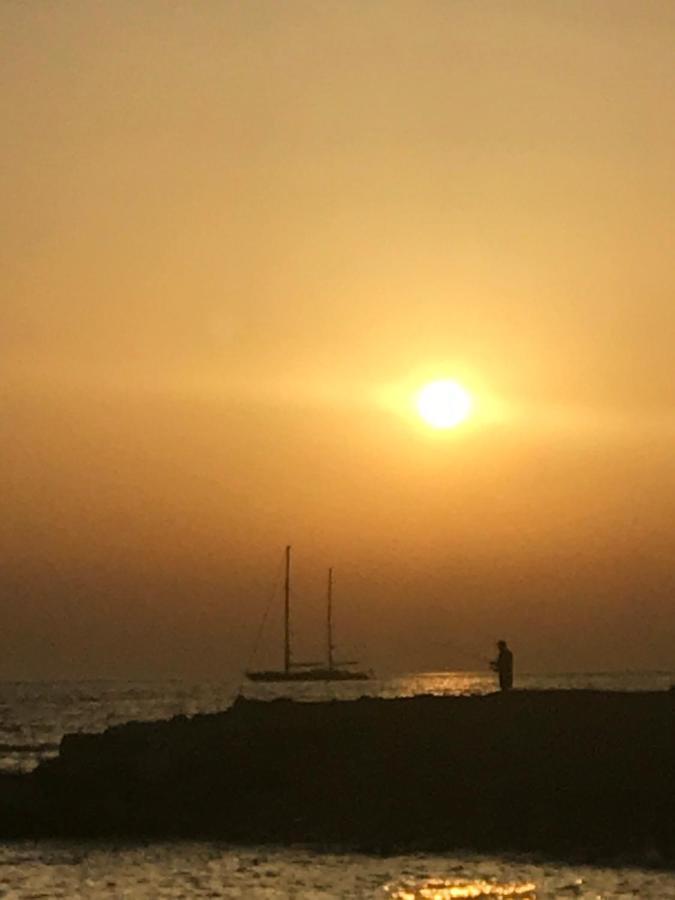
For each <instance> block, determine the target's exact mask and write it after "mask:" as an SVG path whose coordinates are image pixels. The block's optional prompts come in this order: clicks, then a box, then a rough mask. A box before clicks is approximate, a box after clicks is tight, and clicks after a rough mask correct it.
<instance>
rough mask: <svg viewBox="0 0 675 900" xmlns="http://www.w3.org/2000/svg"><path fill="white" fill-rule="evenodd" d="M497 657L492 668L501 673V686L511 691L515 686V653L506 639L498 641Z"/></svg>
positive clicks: (504, 689) (502, 688) (492, 663)
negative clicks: (508, 645)
mask: <svg viewBox="0 0 675 900" xmlns="http://www.w3.org/2000/svg"><path fill="white" fill-rule="evenodd" d="M497 649H498V651H499V653H498V654H497V659H493V660H492V662H491V663H490V668H491V669H492V671H493V672H498V673H499V687H500V688H501V690H503V691H510V690H511V688H512V687H513V653H511V651H510V650H509V648H508V647H507V646H506V641H497Z"/></svg>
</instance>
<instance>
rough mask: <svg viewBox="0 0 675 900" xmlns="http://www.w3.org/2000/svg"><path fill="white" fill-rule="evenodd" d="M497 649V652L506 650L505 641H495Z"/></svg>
mask: <svg viewBox="0 0 675 900" xmlns="http://www.w3.org/2000/svg"><path fill="white" fill-rule="evenodd" d="M497 647H498V649H499V650H506V641H497Z"/></svg>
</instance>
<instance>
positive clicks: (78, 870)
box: [0, 672, 675, 900]
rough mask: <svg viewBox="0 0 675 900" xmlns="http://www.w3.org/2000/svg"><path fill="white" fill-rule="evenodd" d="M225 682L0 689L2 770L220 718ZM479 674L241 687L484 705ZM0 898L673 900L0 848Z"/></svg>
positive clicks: (505, 865)
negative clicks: (143, 732) (125, 735)
mask: <svg viewBox="0 0 675 900" xmlns="http://www.w3.org/2000/svg"><path fill="white" fill-rule="evenodd" d="M673 683H675V672H632V673H595V674H570V675H522V676H520V678H519V680H518V685H517V686H518V687H522V688H539V689H546V688H562V689H564V688H596V689H607V690H632V691H641V690H642V691H644V690H667V689H668V688H669V687H670V685H671V684H673ZM239 689H240V685H237V684H235V683H233V682H200V683H194V684H189V683H185V682H180V681H166V682H158V681H154V682H153V681H133V682H121V681H115V682H113V681H81V682H20V683H19V682H14V683H4V684H2V685H0V745H1V748H2V750H1V753H0V768H2V769H4V770H5V771H27V770H30V769H31V768H33V767H34V766H35V765H36V764H37V763H38V762H39V761H40V759H44V758H47V757H49V756H52V755H54V754H55V753H56V752H58V743H59V741H60V739H61V737H62V736H63V734H65V733H67V732H77V731H102V730H104V729H105V728H107V727H109V726H110V725H114V724H119V723H122V722H126V721H131V720H149V719H161V718H167V717H170V716H173V715H176V714H179V713H182V714H187V715H192V714H194V713H198V712H211V711H217V710H222V709H226V708H227V707H228V706H229V705H230V704H231V703H232V701H233V699H234V697H235V696H236V694H237V692H238V691H239ZM492 690H494V679H493V677H492V676H491V675H489V674H486V673H475V672H433V673H424V674H415V675H408V676H400V677H397V678H388V679H383V680H376V681H373V682H370V683H367V684H366V683H358V682H354V683H351V684H350V683H344V684H340V683H337V684H333V685H330V684H307V685H291V686H288V685H285V686H281V685H255V686H253V685H248V686H245V687H244V691H243V692H244V694H245V695H246V696H251V697H257V698H261V699H263V698H270V699H272V698H273V697H278V696H293V697H295V698H296V699H298V700H320V699H334V698H336V699H337V698H340V699H350V698H356V697H359V696H362V695H363V694H364V693H367V694H370V695H375V696H380V697H396V696H412V695H414V694H420V693H434V694H446V695H459V694H476V693H487V692H488V691H492ZM0 897H17V898H31V897H32V898H37V897H41V898H51V897H91V898H98V897H140V898H145V897H148V898H150V897H172V898H177V897H233V898H235V897H240V898H254V900H257V898H261V900H262V898H266V900H273V898H274V900H276V898H287V897H288V898H297V900H305V898H306V900H310V898H312V900H317V898H352V897H353V898H379V900H422V898H424V900H451V898H465V897H466V898H492V897H514V898H515V897H519V898H521V900H550V898H571V897H575V898H582V900H591V898H593V900H618V898H628V897H632V898H635V897H638V898H654V900H657V898H659V900H667V898H673V900H675V873H664V872H659V871H649V870H645V871H641V870H639V869H622V868H611V869H603V868H596V867H575V868H571V867H569V866H559V865H554V864H542V863H535V862H533V861H528V860H524V859H514V860H510V859H502V858H500V857H478V856H474V855H470V854H462V855H457V854H453V855H448V856H434V855H429V854H420V855H415V856H401V857H386V858H380V857H372V856H362V855H353V854H333V853H321V852H318V851H316V850H311V849H307V848H276V849H275V848H269V847H266V848H247V849H245V850H242V849H241V848H233V847H228V846H227V845H222V844H214V843H176V844H165V843H156V844H150V845H147V846H146V845H138V844H134V845H124V846H117V845H116V846H112V845H105V844H90V843H82V842H71V843H53V842H38V843H26V842H19V843H11V844H5V845H2V844H0Z"/></svg>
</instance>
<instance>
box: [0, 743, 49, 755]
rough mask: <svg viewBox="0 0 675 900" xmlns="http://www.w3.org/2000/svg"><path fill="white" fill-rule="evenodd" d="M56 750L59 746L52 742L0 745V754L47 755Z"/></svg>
mask: <svg viewBox="0 0 675 900" xmlns="http://www.w3.org/2000/svg"><path fill="white" fill-rule="evenodd" d="M58 749H59V744H55V743H53V742H49V743H41V744H0V753H48V752H50V751H53V750H58Z"/></svg>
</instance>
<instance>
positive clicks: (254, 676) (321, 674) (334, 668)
mask: <svg viewBox="0 0 675 900" xmlns="http://www.w3.org/2000/svg"><path fill="white" fill-rule="evenodd" d="M290 622H291V548H290V546H289V547H286V575H285V578H284V667H283V669H267V670H262V671H253V672H250V671H249V672H246V677H247V678H248V679H249V680H250V681H267V682H274V681H367V680H368V679H370V678H372V677H373V674H372V672H362V671H358V670H356V669H350V668H347V667H348V666H355V665H357V663H355V662H351V661H349V662H348V661H342V662H336V660H335V658H334V656H333V653H334V650H335V646H334V644H333V570H332V569H329V570H328V596H327V604H326V664H325V665H323V664H321V663H302V662H293V659H292V654H291V626H290Z"/></svg>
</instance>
